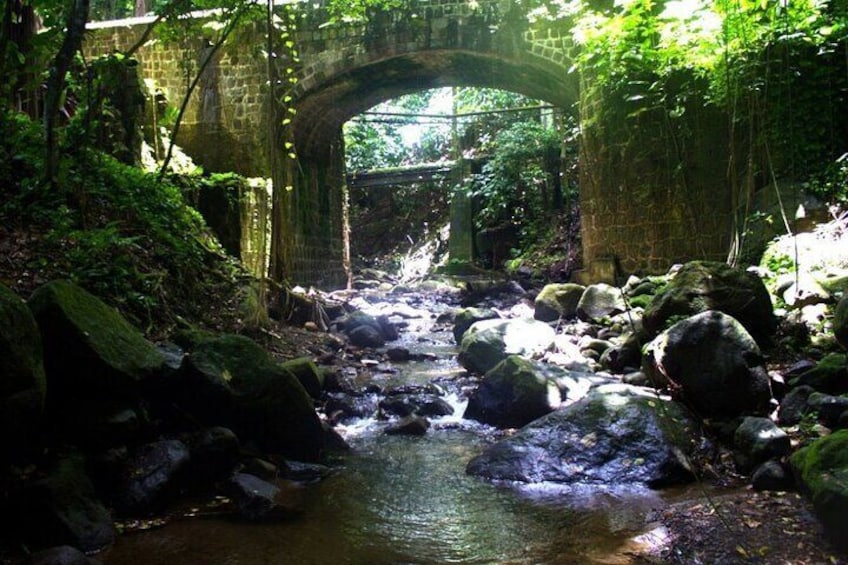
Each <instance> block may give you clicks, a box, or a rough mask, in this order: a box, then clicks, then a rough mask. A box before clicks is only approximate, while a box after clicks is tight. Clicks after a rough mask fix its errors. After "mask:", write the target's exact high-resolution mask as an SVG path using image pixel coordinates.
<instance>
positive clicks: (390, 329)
mask: <svg viewBox="0 0 848 565" xmlns="http://www.w3.org/2000/svg"><path fill="white" fill-rule="evenodd" d="M377 323H378V324H379V325H380V333H382V334H383V337H384V338H385V340H386V341H395V340H396V339H398V338H399V337H400V334H399V333H398V329H397V326H396V325H395V324H393V323H392V321H391V320H390V319H389V317H388V316H385V315H383V316H377Z"/></svg>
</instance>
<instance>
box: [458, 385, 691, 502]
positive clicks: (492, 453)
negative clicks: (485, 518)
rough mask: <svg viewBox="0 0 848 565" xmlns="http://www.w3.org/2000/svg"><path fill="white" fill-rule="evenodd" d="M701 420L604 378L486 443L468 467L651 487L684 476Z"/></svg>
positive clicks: (521, 477) (508, 476)
mask: <svg viewBox="0 0 848 565" xmlns="http://www.w3.org/2000/svg"><path fill="white" fill-rule="evenodd" d="M697 429H698V428H697V426H696V424H695V422H694V421H693V420H692V419H691V418H690V417H689V415H688V413H687V411H686V410H685V409H684V408H683V407H682V406H681V405H679V404H677V403H676V402H672V401H667V400H661V399H660V398H659V397H657V396H656V395H655V394H651V393H648V392H646V391H645V390H644V389H639V388H636V387H631V386H628V385H605V386H602V387H599V388H598V389H597V390H595V391H593V392H591V393H589V395H588V396H587V397H585V398H583V399H582V400H580V401H578V402H575V403H574V404H571V405H569V406H566V407H564V408H560V409H559V410H556V411H555V412H551V413H550V414H548V415H547V416H544V417H542V418H540V419H538V420H535V421H534V422H531V423H530V424H528V425H527V426H525V427H524V428H522V429H521V430H520V431H519V432H518V433H517V434H515V435H514V436H512V437H509V438H507V439H505V440H502V441H500V442H498V443H496V444H495V445H493V446H491V447H489V448H487V449H486V450H485V451H484V452H483V453H482V454H481V455H479V456H478V457H475V458H474V459H472V460H471V461H470V462H469V464H468V466H467V468H466V471H467V472H468V473H469V474H472V475H480V476H484V477H489V478H492V479H504V480H515V481H522V482H530V483H535V482H542V481H554V482H559V483H600V484H622V483H643V484H646V485H648V486H651V487H661V486H665V485H670V484H675V483H681V482H687V481H690V480H692V473H691V471H690V469H689V467H688V464H687V462H686V459H685V458H686V456H687V455H688V454H691V453H692V452H693V449H694V448H695V445H696V444H697V442H698V441H699V439H698V437H699V436H698V433H697Z"/></svg>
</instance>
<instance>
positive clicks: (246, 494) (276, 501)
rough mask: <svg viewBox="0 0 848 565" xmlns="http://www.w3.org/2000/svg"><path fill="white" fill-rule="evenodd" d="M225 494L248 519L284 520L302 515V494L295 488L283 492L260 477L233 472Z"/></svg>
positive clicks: (286, 486) (289, 487)
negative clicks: (228, 495) (227, 493)
mask: <svg viewBox="0 0 848 565" xmlns="http://www.w3.org/2000/svg"><path fill="white" fill-rule="evenodd" d="M228 492H229V494H230V498H232V499H233V502H234V503H235V505H236V507H237V508H238V512H239V514H240V515H241V517H242V518H245V519H247V520H251V521H261V520H286V519H290V518H293V517H296V516H298V515H300V514H301V513H302V512H303V494H302V491H301V490H300V489H298V488H297V487H295V486H294V485H285V488H284V489H283V488H280V487H279V486H277V485H276V484H272V483H270V482H267V481H263V480H262V479H260V478H259V477H254V476H253V475H248V474H247V473H236V474H235V475H233V477H232V479H231V480H230V483H229V488H228Z"/></svg>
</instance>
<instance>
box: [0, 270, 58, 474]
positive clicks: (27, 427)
mask: <svg viewBox="0 0 848 565" xmlns="http://www.w3.org/2000/svg"><path fill="white" fill-rule="evenodd" d="M0 360H2V361H0V445H2V446H3V448H2V449H0V465H2V464H3V463H5V462H9V461H12V460H16V459H18V457H19V456H27V455H32V454H34V452H35V451H36V450H37V449H38V445H39V439H40V438H39V431H40V430H41V417H42V412H43V410H44V396H45V393H46V387H47V385H46V378H45V376H44V363H43V358H42V349H41V334H40V333H39V331H38V326H37V325H36V323H35V318H33V316H32V313H31V312H30V311H29V309H28V308H27V306H26V303H25V302H24V301H23V300H21V299H20V298H18V296H17V295H16V294H15V293H13V292H12V291H11V290H9V289H7V288H6V287H5V286H3V285H0Z"/></svg>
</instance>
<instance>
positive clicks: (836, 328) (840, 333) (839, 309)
mask: <svg viewBox="0 0 848 565" xmlns="http://www.w3.org/2000/svg"><path fill="white" fill-rule="evenodd" d="M833 335H834V336H835V337H836V341H837V342H838V343H839V345H841V346H842V348H843V349H848V293H846V294H845V295H844V296H843V297H842V298H841V299H840V300H839V303H838V304H837V305H836V309H835V310H834V311H833Z"/></svg>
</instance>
